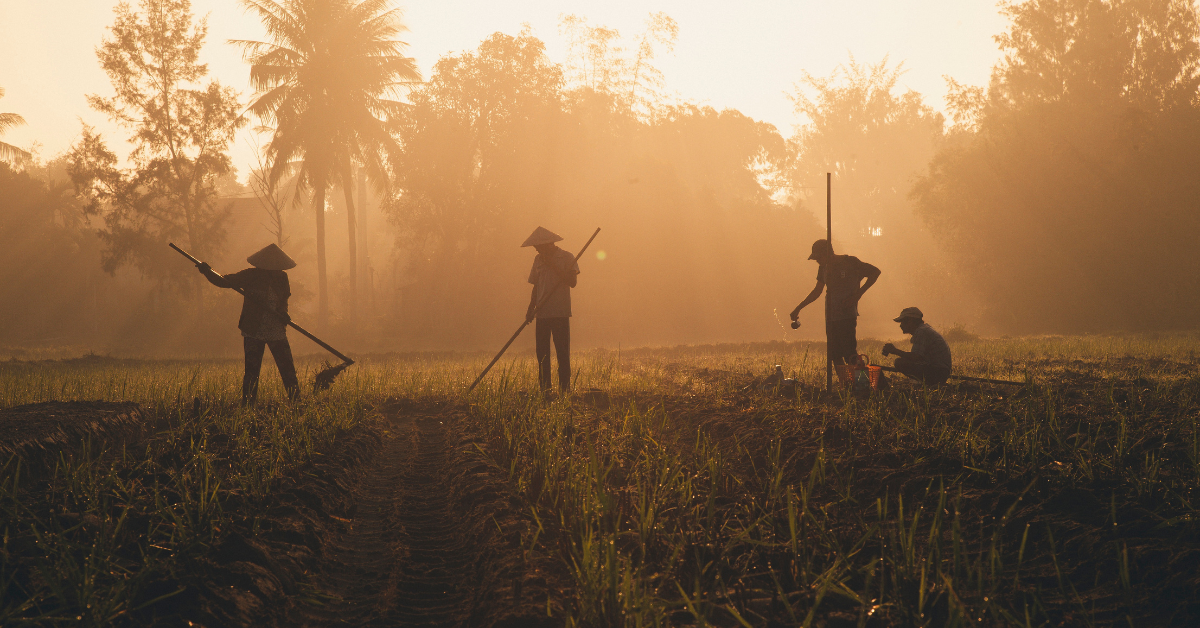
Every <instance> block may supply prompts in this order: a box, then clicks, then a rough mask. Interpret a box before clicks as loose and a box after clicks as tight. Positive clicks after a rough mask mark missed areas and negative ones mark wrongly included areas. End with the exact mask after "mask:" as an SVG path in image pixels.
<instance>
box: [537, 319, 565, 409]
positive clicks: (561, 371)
mask: <svg viewBox="0 0 1200 628" xmlns="http://www.w3.org/2000/svg"><path fill="white" fill-rule="evenodd" d="M534 336H535V337H536V339H537V343H536V344H537V349H536V352H537V361H538V383H539V384H541V386H542V392H543V393H547V392H550V385H551V381H550V338H551V336H553V337H554V352H555V353H557V354H558V390H559V392H561V393H562V394H564V395H565V394H567V392H569V391H570V390H571V319H570V318H567V317H566V316H562V317H555V318H539V319H537V324H536V326H535V327H534Z"/></svg>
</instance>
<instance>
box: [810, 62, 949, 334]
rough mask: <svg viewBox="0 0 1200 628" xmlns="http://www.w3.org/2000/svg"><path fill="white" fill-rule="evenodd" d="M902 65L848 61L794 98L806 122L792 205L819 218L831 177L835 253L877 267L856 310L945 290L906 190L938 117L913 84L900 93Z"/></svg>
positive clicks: (930, 149) (935, 138) (929, 147)
mask: <svg viewBox="0 0 1200 628" xmlns="http://www.w3.org/2000/svg"><path fill="white" fill-rule="evenodd" d="M903 73H904V67H903V64H897V65H889V63H888V60H887V58H886V57H885V58H884V59H883V60H882V61H880V62H879V63H877V64H874V65H865V64H860V63H858V62H856V61H855V60H854V58H853V57H851V59H850V60H849V62H848V63H846V64H845V65H843V66H841V67H839V68H838V69H837V70H835V71H834V72H833V73H832V74H831V75H830V76H828V77H814V76H812V75H809V74H807V73H806V74H805V75H804V78H803V80H802V81H801V82H800V84H799V85H797V88H796V92H795V93H794V94H793V96H792V99H793V102H794V103H795V107H796V113H797V114H799V115H800V116H802V118H803V119H805V120H806V121H807V122H806V123H805V124H803V125H802V126H800V127H799V128H798V129H797V131H796V134H795V135H793V136H792V138H791V141H790V143H789V144H790V147H791V150H792V153H793V157H792V162H791V165H790V168H788V179H789V182H790V184H791V188H792V192H793V195H794V196H793V202H795V203H799V204H800V205H801V206H803V207H806V208H810V209H811V211H812V212H813V214H814V215H815V216H817V217H818V218H819V219H820V221H821V222H824V214H825V173H826V172H832V173H833V175H834V179H833V238H834V246H835V248H836V249H837V250H838V251H839V252H844V253H849V254H852V255H857V256H861V257H862V259H864V260H867V261H869V262H870V263H872V264H875V265H876V266H878V267H879V268H880V269H882V270H883V272H884V275H883V278H882V279H881V280H880V283H879V287H877V288H875V289H874V290H872V297H871V298H870V299H868V300H866V301H864V302H863V305H862V307H863V308H865V309H867V310H869V311H874V312H877V313H885V312H889V311H891V310H893V309H895V310H896V311H899V309H900V308H903V307H906V305H904V304H905V303H907V304H908V305H911V304H912V303H915V302H917V301H920V302H922V303H923V304H924V307H925V308H926V309H928V310H931V311H939V314H940V315H943V316H946V315H949V313H948V312H945V311H944V310H943V309H942V308H940V307H935V306H934V302H936V301H938V300H939V298H940V297H941V296H942V295H940V294H938V293H939V292H941V288H943V287H945V281H944V279H945V277H944V276H943V275H944V273H945V270H944V269H942V268H939V266H938V260H937V257H938V256H937V251H936V249H935V247H934V243H933V241H932V239H931V237H930V235H929V233H928V231H927V230H926V229H925V228H924V225H923V224H922V223H921V221H920V219H919V218H918V217H917V216H916V215H915V214H914V212H913V205H912V203H911V202H910V201H909V200H908V198H907V196H908V192H909V190H910V189H911V188H912V184H913V182H914V181H915V179H916V177H917V176H918V175H920V174H923V173H924V170H925V168H926V164H928V163H929V160H930V158H932V157H933V154H934V150H935V148H936V146H937V143H938V142H939V140H940V138H941V136H942V127H943V124H944V122H943V117H942V115H941V114H939V113H937V112H935V111H933V110H932V109H931V108H930V107H928V106H927V105H926V104H925V103H924V102H923V101H922V98H921V95H920V94H918V93H917V92H915V91H913V90H907V91H905V92H903V93H899V94H898V93H897V91H898V90H897V89H896V84H897V81H898V80H899V78H900V76H901V75H902V74H903Z"/></svg>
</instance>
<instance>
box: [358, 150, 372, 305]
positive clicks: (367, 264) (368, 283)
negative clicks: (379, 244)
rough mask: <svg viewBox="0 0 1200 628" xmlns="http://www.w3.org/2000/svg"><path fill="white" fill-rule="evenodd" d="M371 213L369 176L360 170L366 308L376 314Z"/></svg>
mask: <svg viewBox="0 0 1200 628" xmlns="http://www.w3.org/2000/svg"><path fill="white" fill-rule="evenodd" d="M370 219H371V213H370V210H369V205H368V198H367V177H366V174H365V173H362V172H360V174H359V177H358V232H359V233H361V234H362V236H363V238H362V243H361V244H362V255H361V256H360V258H361V260H362V264H363V266H362V269H363V275H365V278H364V279H363V287H364V288H366V292H367V294H366V297H365V300H366V306H365V307H366V310H367V315H368V316H369V317H372V320H373V319H374V316H375V271H374V270H373V269H372V267H371V224H370Z"/></svg>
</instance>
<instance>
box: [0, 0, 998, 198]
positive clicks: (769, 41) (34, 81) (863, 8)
mask: <svg viewBox="0 0 1200 628" xmlns="http://www.w3.org/2000/svg"><path fill="white" fill-rule="evenodd" d="M116 4H117V2H116V1H115V0H39V1H37V2H26V1H24V0H0V87H3V88H4V89H5V90H6V91H7V94H6V96H5V97H4V98H3V99H2V100H0V111H6V112H14V113H19V114H21V115H22V116H24V117H25V120H26V121H27V122H28V125H27V126H25V127H20V128H17V129H14V130H12V131H10V132H9V133H8V134H7V135H5V136H4V137H3V140H4V141H6V142H8V143H11V144H16V145H17V146H22V147H29V146H30V144H31V143H32V142H34V141H37V142H40V143H41V144H42V147H41V154H42V156H43V157H47V158H48V157H51V156H54V155H56V154H58V153H60V152H62V151H64V150H66V149H67V148H68V147H69V146H70V144H71V142H73V141H74V140H75V139H76V138H77V136H78V134H79V129H80V120H82V121H83V122H86V123H88V124H91V125H94V126H97V127H98V128H99V129H100V130H101V131H103V132H104V133H105V134H106V135H110V136H112V137H113V138H114V139H115V138H117V137H120V136H121V135H120V134H115V135H114V133H113V130H112V128H111V127H110V126H109V125H108V123H107V121H106V120H105V118H104V117H103V116H101V115H100V114H98V113H96V112H95V111H92V110H91V109H89V108H88V106H87V101H86V99H85V95H86V94H89V93H98V94H102V95H107V94H109V83H108V78H107V77H106V76H105V75H104V73H103V72H102V71H101V70H100V67H99V65H98V63H97V61H96V57H95V52H94V51H95V48H96V46H98V45H99V44H100V41H101V39H102V38H103V37H104V36H105V34H106V28H107V27H108V26H109V25H110V24H111V23H112V19H113V14H112V7H113V6H115V5H116ZM398 4H399V6H401V7H403V8H404V11H405V21H406V23H407V24H408V26H409V28H410V31H411V32H409V33H407V34H406V37H405V40H406V41H407V42H408V43H409V44H410V46H409V48H408V54H410V55H411V56H413V57H415V58H416V59H417V61H418V63H419V66H420V67H421V69H422V72H423V73H424V74H425V75H426V76H428V73H429V70H430V68H431V67H432V66H433V63H434V62H435V61H437V59H438V58H439V57H441V56H443V55H445V54H447V53H452V52H458V51H463V50H470V49H473V48H475V47H476V46H478V44H479V42H480V41H482V40H483V39H484V38H485V37H487V36H488V35H490V34H491V33H494V32H496V31H502V32H505V33H510V34H516V33H517V32H519V31H520V30H521V26H522V24H525V23H528V24H529V25H530V26H531V27H532V29H533V33H534V35H536V36H537V37H539V38H541V39H542V40H543V41H545V42H546V44H547V47H548V52H549V55H550V57H551V58H552V59H553V60H555V61H563V60H564V56H565V48H566V46H565V43H564V42H563V40H562V39H561V38H560V36H559V34H558V21H559V16H560V15H562V14H571V13H573V14H575V15H579V16H581V17H585V18H587V19H588V21H589V22H590V23H591V24H593V25H605V26H608V27H611V28H616V29H618V30H619V31H621V33H622V34H623V35H626V36H631V35H633V34H635V33H637V32H638V31H640V30H641V28H642V24H643V22H644V21H645V19H646V17H647V16H648V15H649V14H650V13H651V12H656V11H663V12H665V13H667V14H668V15H670V16H671V17H673V18H674V19H675V20H676V22H677V23H678V25H679V40H678V45H677V46H676V48H675V51H674V53H673V54H671V55H668V56H666V57H664V58H661V59H660V60H659V61H658V63H659V67H660V68H661V69H662V70H663V72H664V74H665V75H666V80H667V87H668V89H670V90H673V91H675V92H677V94H678V96H679V97H680V98H681V99H683V100H686V101H690V102H698V103H703V104H708V105H711V106H713V107H716V108H718V109H722V108H734V109H738V110H740V111H741V112H743V113H745V114H747V115H749V116H751V117H754V118H757V119H760V120H765V121H767V122H770V123H773V124H775V125H776V126H777V127H779V130H780V132H782V133H783V134H784V135H785V136H788V135H791V132H792V127H793V126H794V125H795V124H797V123H799V122H801V120H799V119H797V117H796V115H795V114H794V113H793V111H792V104H791V101H790V100H789V99H788V97H787V93H788V92H790V91H792V89H793V84H794V83H795V82H796V81H798V80H799V79H800V78H801V77H802V76H803V73H804V72H805V71H808V72H810V73H812V74H813V75H816V76H822V75H828V74H829V73H830V72H832V71H833V70H834V68H836V67H837V66H838V65H839V64H842V63H844V62H845V61H847V60H848V59H849V56H850V55H854V57H855V58H856V59H857V60H858V61H859V62H861V63H876V62H878V61H879V60H880V59H882V58H883V56H884V55H890V59H891V61H892V62H899V61H904V63H905V67H906V68H908V72H907V74H905V75H904V76H903V77H902V78H901V80H900V83H901V87H902V88H911V89H915V90H917V91H918V92H920V93H921V94H923V95H924V97H925V99H926V102H928V103H929V104H930V105H932V106H933V107H934V108H937V109H941V108H942V97H943V96H944V94H945V82H944V81H943V80H942V76H943V75H949V76H952V77H954V78H955V79H957V80H958V81H960V82H964V83H968V84H976V85H981V84H984V83H985V82H986V81H987V78H988V74H989V72H990V70H991V67H992V65H993V64H994V63H995V62H996V60H997V59H998V58H999V52H998V51H997V49H996V44H995V42H994V41H993V39H992V37H993V36H994V35H996V34H998V33H1000V32H1002V31H1003V30H1004V28H1005V26H1006V23H1005V21H1004V20H1003V19H1002V18H1001V16H1000V15H999V14H998V11H997V8H996V6H995V4H994V2H992V1H989V0H842V1H841V2H816V1H810V0H791V1H780V0H742V1H741V2H733V3H730V2H716V1H713V0H604V1H598V0H555V1H549V0H526V1H524V2H512V3H507V2H495V0H438V1H436V2H431V1H424V2H401V3H398ZM192 6H193V11H194V12H195V13H196V15H197V16H203V15H205V14H208V16H209V37H208V43H207V46H206V50H205V54H204V57H203V60H204V61H206V62H207V63H208V64H209V68H210V71H211V74H212V75H213V76H215V77H216V78H218V79H219V80H220V81H221V82H222V83H224V84H226V85H229V86H232V87H234V88H235V89H239V90H242V91H243V98H244V99H245V98H248V97H249V95H250V89H249V84H248V74H249V73H248V69H247V66H246V65H245V64H244V63H242V61H241V53H240V51H239V50H238V49H236V48H234V47H233V46H230V45H228V44H227V43H226V40H228V39H261V38H262V37H263V33H262V30H261V28H260V25H259V23H258V22H257V20H255V18H253V17H251V16H249V15H247V14H246V13H244V12H243V10H242V8H241V5H240V4H239V3H238V2H237V1H236V0H193V5H192ZM248 133H249V132H248V131H246V132H243V135H242V136H241V137H239V139H238V143H237V144H238V145H237V146H236V147H235V148H234V159H235V162H236V163H237V165H238V167H239V170H240V171H241V173H242V174H243V175H244V174H245V172H246V164H247V163H248V162H249V161H250V155H251V148H250V142H251V139H250V137H249V135H248Z"/></svg>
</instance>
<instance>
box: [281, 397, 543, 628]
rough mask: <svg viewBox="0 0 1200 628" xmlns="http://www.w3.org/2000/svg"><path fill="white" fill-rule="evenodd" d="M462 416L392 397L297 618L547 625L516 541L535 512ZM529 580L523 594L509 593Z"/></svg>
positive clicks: (300, 621)
mask: <svg viewBox="0 0 1200 628" xmlns="http://www.w3.org/2000/svg"><path fill="white" fill-rule="evenodd" d="M456 416H457V415H454V413H453V411H450V410H449V409H445V408H420V409H413V408H405V407H403V406H394V407H389V408H386V409H385V411H384V439H383V442H382V443H381V447H380V449H379V451H378V452H377V453H376V454H375V455H374V456H373V460H371V461H370V462H369V463H367V464H366V465H364V468H363V469H362V470H361V472H360V478H359V480H358V482H357V485H356V487H355V488H354V489H353V495H352V498H353V501H354V504H355V505H354V507H353V510H352V513H351V514H352V516H351V517H350V519H349V520H347V521H344V522H342V523H343V525H342V526H341V530H339V531H337V532H333V533H330V534H329V535H328V536H327V539H326V541H325V543H324V551H323V556H322V559H321V560H320V569H319V575H317V577H316V578H314V579H313V584H314V585H315V590H313V591H310V592H309V595H307V596H304V597H307V598H308V599H309V602H308V603H302V604H297V605H296V606H295V607H294V612H293V613H291V614H290V615H291V616H290V617H289V618H288V619H289V621H290V622H291V623H294V624H296V625H307V626H346V625H353V626H428V627H457V626H532V625H546V623H547V622H546V617H545V608H546V601H545V600H546V593H545V586H544V584H543V583H544V580H542V577H541V576H538V575H536V574H535V575H531V573H532V572H534V571H536V570H534V569H531V568H530V566H529V565H527V564H526V561H525V560H524V556H523V552H522V551H521V537H522V536H523V533H524V532H525V531H526V530H527V529H528V524H527V522H525V521H524V520H523V519H522V517H520V516H519V511H517V510H516V509H514V508H512V506H511V505H510V501H511V500H510V496H509V495H508V494H507V487H506V486H505V485H504V482H503V481H502V479H501V478H500V477H498V475H499V474H498V473H497V472H496V469H495V468H494V467H491V466H489V465H487V464H486V462H485V461H484V460H483V458H482V457H480V456H479V455H478V454H474V455H473V454H472V450H471V448H470V447H468V446H467V445H466V444H464V442H463V439H462V437H461V434H459V433H458V432H457V431H456V429H457V428H458V427H460V426H453V427H452V425H451V424H453V423H454V421H453V419H454V418H455V417H456ZM526 582H528V583H529V584H527V585H525V591H526V595H525V596H524V598H522V597H521V596H520V594H519V593H517V594H514V591H516V592H519V591H521V590H522V584H524V583H526ZM539 584H541V585H542V586H538V585H539ZM530 585H532V586H530ZM539 589H540V591H539ZM531 593H532V594H531ZM539 598H540V599H539ZM539 609H540V612H538V611H539ZM550 624H551V625H553V624H554V622H550Z"/></svg>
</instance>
